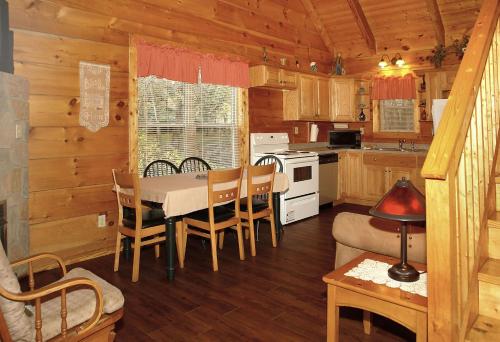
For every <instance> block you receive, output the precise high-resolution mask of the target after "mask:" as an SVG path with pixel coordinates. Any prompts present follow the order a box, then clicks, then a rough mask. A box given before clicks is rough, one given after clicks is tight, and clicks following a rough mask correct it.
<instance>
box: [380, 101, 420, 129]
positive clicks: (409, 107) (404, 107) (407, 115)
mask: <svg viewBox="0 0 500 342" xmlns="http://www.w3.org/2000/svg"><path fill="white" fill-rule="evenodd" d="M413 118H414V103H413V100H381V101H380V131H381V132H413V131H414V130H415V123H414V120H413Z"/></svg>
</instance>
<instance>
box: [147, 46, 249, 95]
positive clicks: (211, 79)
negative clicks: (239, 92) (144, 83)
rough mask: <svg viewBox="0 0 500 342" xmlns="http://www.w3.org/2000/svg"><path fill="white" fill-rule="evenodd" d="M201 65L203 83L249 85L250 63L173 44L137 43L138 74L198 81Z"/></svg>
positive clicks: (183, 80)
mask: <svg viewBox="0 0 500 342" xmlns="http://www.w3.org/2000/svg"><path fill="white" fill-rule="evenodd" d="M200 68H201V78H202V81H203V83H210V84H220V85H226V86H232V87H240V88H248V87H249V85H250V74H249V68H248V63H246V62H244V61H239V60H232V59H230V58H227V57H225V56H224V57H218V56H214V55H213V54H202V53H198V52H193V51H189V50H186V49H181V48H174V47H170V46H156V45H150V44H147V43H144V42H140V43H138V44H137V76H139V77H145V76H152V75H154V76H158V77H162V78H166V79H169V80H173V81H180V82H189V83H197V82H198V72H199V70H200Z"/></svg>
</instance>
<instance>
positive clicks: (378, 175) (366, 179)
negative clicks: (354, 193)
mask: <svg viewBox="0 0 500 342" xmlns="http://www.w3.org/2000/svg"><path fill="white" fill-rule="evenodd" d="M385 176H386V169H385V167H383V166H378V165H369V164H368V165H366V164H365V165H363V189H364V195H365V197H366V198H367V199H370V200H375V201H377V200H379V199H381V198H382V196H384V194H385V193H386V191H385V189H386V184H385V183H386V180H385V178H386V177H385Z"/></svg>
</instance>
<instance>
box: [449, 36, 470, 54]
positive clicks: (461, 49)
mask: <svg viewBox="0 0 500 342" xmlns="http://www.w3.org/2000/svg"><path fill="white" fill-rule="evenodd" d="M469 39H470V36H469V35H466V34H464V36H463V37H462V39H461V40H458V39H455V40H454V41H453V45H452V47H453V50H455V55H456V56H457V57H458V59H459V60H461V59H462V58H463V57H464V54H465V49H466V48H467V44H469Z"/></svg>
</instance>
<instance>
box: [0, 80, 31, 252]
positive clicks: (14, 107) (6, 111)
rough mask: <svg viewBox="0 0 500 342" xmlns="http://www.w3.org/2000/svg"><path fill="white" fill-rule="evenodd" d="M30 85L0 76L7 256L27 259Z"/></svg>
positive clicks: (0, 180)
mask: <svg viewBox="0 0 500 342" xmlns="http://www.w3.org/2000/svg"><path fill="white" fill-rule="evenodd" d="M28 90H29V83H28V81H27V80H26V79H25V78H22V77H19V76H14V75H12V74H8V73H2V72H0V202H1V201H5V200H6V201H7V251H6V252H7V255H8V257H9V259H10V260H16V259H19V258H22V257H25V256H28V255H29V224H28V219H29V218H28V216H29V213H28V131H29V118H28V113H29V103H28V101H29V98H28Z"/></svg>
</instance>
